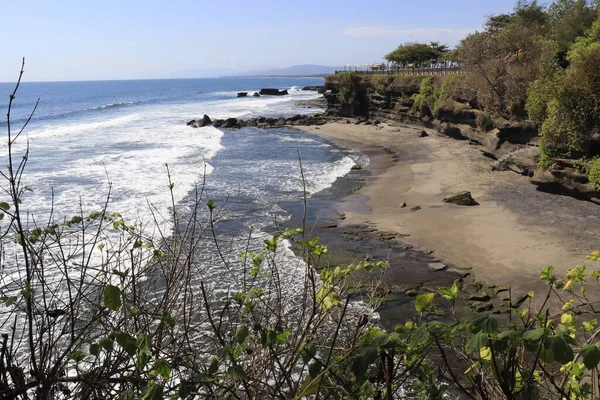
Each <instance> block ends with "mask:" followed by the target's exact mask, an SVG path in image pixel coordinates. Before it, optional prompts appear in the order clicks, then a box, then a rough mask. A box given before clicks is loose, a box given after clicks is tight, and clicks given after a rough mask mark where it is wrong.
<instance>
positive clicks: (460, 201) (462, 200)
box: [443, 192, 479, 206]
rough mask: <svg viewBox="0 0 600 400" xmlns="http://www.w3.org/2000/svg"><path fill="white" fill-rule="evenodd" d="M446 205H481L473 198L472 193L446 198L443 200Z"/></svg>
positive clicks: (462, 193)
mask: <svg viewBox="0 0 600 400" xmlns="http://www.w3.org/2000/svg"><path fill="white" fill-rule="evenodd" d="M443 202H444V203H450V204H456V205H458V206H477V205H479V203H478V202H476V201H475V200H474V199H473V197H471V192H460V193H457V194H455V195H453V196H450V197H446V198H445V199H443Z"/></svg>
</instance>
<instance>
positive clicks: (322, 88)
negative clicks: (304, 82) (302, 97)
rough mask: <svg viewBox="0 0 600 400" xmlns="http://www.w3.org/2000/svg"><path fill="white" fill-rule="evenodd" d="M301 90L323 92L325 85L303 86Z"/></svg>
mask: <svg viewBox="0 0 600 400" xmlns="http://www.w3.org/2000/svg"><path fill="white" fill-rule="evenodd" d="M302 90H314V91H317V93H325V86H304V87H303V88H302Z"/></svg>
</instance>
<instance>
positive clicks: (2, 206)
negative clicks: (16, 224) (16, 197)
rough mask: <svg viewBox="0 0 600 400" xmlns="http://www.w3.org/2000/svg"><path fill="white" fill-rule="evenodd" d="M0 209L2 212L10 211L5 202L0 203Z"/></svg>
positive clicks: (8, 205)
mask: <svg viewBox="0 0 600 400" xmlns="http://www.w3.org/2000/svg"><path fill="white" fill-rule="evenodd" d="M0 208H1V209H3V210H4V211H8V210H9V209H10V204H8V203H7V202H5V201H3V202H0Z"/></svg>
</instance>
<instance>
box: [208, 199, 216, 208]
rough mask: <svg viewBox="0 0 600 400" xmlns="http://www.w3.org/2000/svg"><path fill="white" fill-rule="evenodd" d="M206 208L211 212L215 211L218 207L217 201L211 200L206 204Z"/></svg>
mask: <svg viewBox="0 0 600 400" xmlns="http://www.w3.org/2000/svg"><path fill="white" fill-rule="evenodd" d="M206 206H207V207H208V209H209V210H210V211H212V210H214V209H215V208H216V207H217V206H216V205H215V201H214V200H213V199H210V200H208V201H207V202H206Z"/></svg>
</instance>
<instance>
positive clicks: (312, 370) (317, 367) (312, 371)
mask: <svg viewBox="0 0 600 400" xmlns="http://www.w3.org/2000/svg"><path fill="white" fill-rule="evenodd" d="M321 368H322V366H321V363H320V362H318V361H316V360H315V361H314V362H313V363H312V364H309V365H308V374H309V375H310V377H311V378H313V379H314V378H316V377H317V376H319V373H320V372H321Z"/></svg>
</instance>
